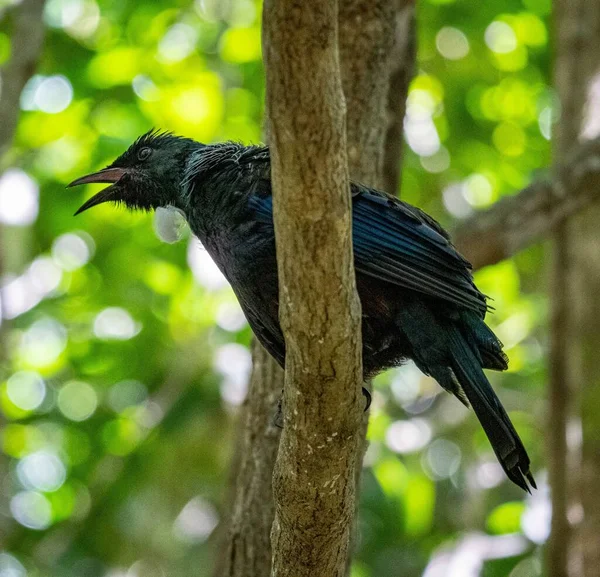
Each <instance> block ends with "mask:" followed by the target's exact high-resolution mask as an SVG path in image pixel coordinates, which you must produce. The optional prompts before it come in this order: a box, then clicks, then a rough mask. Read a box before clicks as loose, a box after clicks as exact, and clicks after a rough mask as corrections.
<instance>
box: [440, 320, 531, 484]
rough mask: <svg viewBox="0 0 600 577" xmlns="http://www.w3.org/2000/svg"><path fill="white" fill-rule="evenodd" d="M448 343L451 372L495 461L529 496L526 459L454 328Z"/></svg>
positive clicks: (467, 347) (481, 371)
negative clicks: (481, 430)
mask: <svg viewBox="0 0 600 577" xmlns="http://www.w3.org/2000/svg"><path fill="white" fill-rule="evenodd" d="M448 339H449V345H450V349H451V350H450V353H451V357H452V372H453V373H454V376H455V377H456V380H457V381H458V384H459V385H460V388H461V389H462V391H463V392H464V394H465V396H466V397H467V399H468V401H469V403H470V404H471V406H472V407H473V410H474V411H475V414H476V415H477V418H478V419H479V422H480V423H481V426H482V427H483V430H484V431H485V434H486V435H487V437H488V439H489V440H490V443H491V445H492V448H493V449H494V452H495V453H496V456H497V457H498V461H500V464H501V465H502V468H503V469H504V471H505V472H506V474H507V476H508V478H509V479H511V481H513V482H514V483H516V484H517V485H519V487H521V488H523V489H524V490H525V491H527V492H530V488H529V484H530V485H531V486H532V487H533V488H534V489H535V488H536V484H535V480H534V478H533V475H532V474H531V472H530V470H529V463H530V461H529V456H528V455H527V452H526V451H525V447H524V446H523V443H522V442H521V439H520V438H519V435H518V434H517V431H516V430H515V428H514V427H513V424H512V423H511V421H510V419H509V417H508V415H507V414H506V411H505V410H504V407H503V406H502V404H501V403H500V399H498V397H497V396H496V393H495V392H494V390H493V389H492V386H491V385H490V382H489V381H488V380H487V377H486V376H485V374H484V372H483V369H482V368H481V364H480V362H479V360H478V358H477V356H476V354H475V353H474V352H473V350H472V349H471V346H470V345H469V344H468V343H467V341H466V340H465V338H464V337H463V335H462V333H461V331H460V330H459V329H458V327H456V326H453V327H451V328H450V330H449V334H448ZM528 482H529V484H528Z"/></svg>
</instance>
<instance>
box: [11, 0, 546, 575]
mask: <svg viewBox="0 0 600 577" xmlns="http://www.w3.org/2000/svg"><path fill="white" fill-rule="evenodd" d="M260 11H261V8H260V5H259V4H258V3H257V2H255V1H254V0H196V2H191V1H190V0H170V1H168V2H167V1H166V0H157V1H154V2H147V3H140V2H135V1H133V0H100V1H98V2H96V1H95V0H49V1H48V4H47V8H46V13H45V22H46V25H47V38H46V44H45V49H44V52H43V57H42V60H41V62H40V65H39V68H38V71H37V76H36V77H35V78H34V79H32V81H30V83H29V84H28V85H27V87H26V89H25V91H24V93H23V97H22V108H23V109H24V110H23V112H22V115H21V118H20V122H19V125H18V130H17V134H16V138H15V142H14V146H13V147H12V149H11V151H10V152H9V154H8V158H7V159H5V165H4V168H5V169H6V168H9V171H8V172H6V173H5V175H4V177H3V180H2V181H0V222H2V221H4V224H3V225H2V246H1V251H2V260H3V262H4V269H5V270H4V271H3V272H4V280H3V285H4V288H3V290H2V297H3V299H4V304H5V308H6V307H8V306H9V305H10V307H9V308H10V310H12V311H13V313H12V314H10V315H9V316H11V317H14V318H8V319H5V320H4V323H3V325H2V327H1V328H0V330H1V331H2V333H1V335H2V342H3V348H2V353H0V355H1V357H0V363H1V364H0V447H1V450H2V457H1V458H0V549H2V551H3V552H2V553H0V577H24V576H25V575H30V576H40V577H41V576H44V577H47V576H48V577H49V576H53V577H54V576H56V577H70V576H74V577H75V576H77V577H79V576H84V575H85V576H86V577H95V576H98V577H100V576H106V577H109V576H110V577H142V576H143V577H154V576H162V575H167V576H177V577H185V576H188V575H189V576H192V575H194V576H195V577H198V576H202V575H210V574H211V562H212V559H213V556H214V554H215V551H214V542H215V537H214V531H213V528H214V525H215V523H216V521H217V520H218V518H219V513H220V511H221V509H222V503H223V501H224V498H225V493H226V487H227V467H228V462H229V459H230V456H231V445H232V437H233V432H234V427H235V416H236V413H237V405H238V404H239V402H240V400H241V397H242V395H243V384H244V382H245V376H246V374H247V372H248V358H249V353H248V352H247V347H248V345H249V342H250V338H251V334H250V330H249V328H248V327H247V325H245V324H244V323H243V322H241V319H240V312H239V310H238V308H237V305H236V302H235V299H234V297H233V295H232V293H231V292H230V290H229V289H228V288H227V287H222V285H221V284H220V282H219V279H218V277H216V276H215V275H214V273H213V274H212V275H210V274H209V273H210V267H209V264H208V263H207V262H206V258H205V256H202V253H201V252H197V250H198V249H197V241H195V240H194V239H191V238H185V239H184V240H183V241H182V242H180V243H178V244H174V245H168V244H165V243H163V242H161V241H160V240H159V239H158V238H157V236H156V234H155V232H154V228H153V223H152V217H151V216H149V215H141V214H130V213H127V212H125V211H124V210H123V209H115V208H113V207H109V206H106V205H104V206H102V207H99V208H97V209H94V210H93V211H90V212H89V213H85V214H84V215H83V216H81V217H78V218H73V216H72V214H73V212H74V211H75V210H76V209H77V207H78V206H79V205H80V204H81V203H82V201H83V200H84V197H85V198H87V197H89V195H90V194H91V193H92V187H88V188H87V189H86V190H83V191H81V190H65V185H66V184H67V183H68V182H69V181H71V180H72V179H74V178H76V177H77V176H80V175H82V174H85V173H87V172H90V171H92V170H95V169H98V168H101V167H103V166H105V165H106V164H108V163H109V162H110V161H111V160H112V159H113V158H114V157H115V156H117V155H118V154H120V153H121V152H122V151H123V150H124V149H125V148H126V147H127V146H128V145H129V144H130V143H131V141H132V140H133V139H135V138H136V137H137V136H138V135H140V134H141V133H143V132H145V131H146V130H148V129H149V128H150V127H153V126H154V127H160V128H163V129H168V130H172V131H174V132H176V133H179V134H183V135H186V136H190V137H193V138H196V139H198V140H201V141H205V142H211V141H219V140H224V139H234V140H240V141H243V142H245V143H256V142H260V140H261V124H262V113H263V100H264V74H263V69H262V63H261V48H260ZM549 12H550V0H496V1H495V2H479V1H477V0H423V1H421V2H419V3H418V14H417V17H418V67H417V74H416V77H415V79H414V81H413V83H412V87H411V93H410V96H409V105H408V118H407V139H408V142H409V144H410V146H407V147H406V150H407V152H406V155H405V162H404V169H403V186H402V194H403V198H405V199H406V200H408V201H409V202H412V203H414V204H417V205H418V206H420V207H422V208H424V209H425V210H427V211H428V212H430V213H431V214H432V215H434V216H435V217H436V218H438V219H439V220H440V221H441V222H442V223H443V224H444V225H447V226H448V227H452V226H453V224H454V223H455V221H456V220H457V219H458V218H461V217H465V216H466V215H468V214H470V213H472V212H473V211H474V210H477V209H480V208H483V207H485V206H488V205H490V204H491V203H493V202H494V201H496V200H497V199H499V198H501V197H502V196H505V195H509V194H513V193H514V192H515V191H516V190H518V189H519V188H521V187H523V186H524V185H526V184H527V183H528V182H529V181H530V180H531V179H532V178H533V177H534V176H535V175H536V172H539V171H542V170H544V169H545V168H546V167H547V166H548V165H549V163H550V144H549V137H550V131H551V126H552V123H553V122H554V120H555V119H556V116H557V114H556V106H555V104H554V101H555V98H554V95H553V93H552V90H551V88H550V86H549V82H550V80H549V75H550V54H549V40H548V37H549V34H550V30H549ZM1 25H2V28H1V29H0V30H1V32H0V61H1V62H6V60H7V59H8V58H9V57H10V53H11V46H12V44H13V40H14V39H12V38H11V28H10V22H9V21H8V20H7V19H6V17H5V18H4V19H3V21H2V24H1ZM359 33H360V31H357V34H359ZM15 170H17V172H15ZM15 174H16V175H18V176H19V177H20V178H21V180H20V181H18V180H17V181H15V180H14V178H13V179H12V180H11V179H9V178H7V175H12V176H13V177H14V176H15ZM23 176H25V184H23V180H22V177H23ZM19 183H21V184H19ZM20 186H25V188H27V189H28V190H29V191H30V192H31V190H33V191H34V192H35V190H39V198H37V200H36V203H37V204H36V206H37V208H38V214H37V218H33V217H32V218H29V221H31V222H29V221H28V219H27V218H25V219H24V221H23V222H20V223H17V224H15V223H13V224H11V223H10V214H11V210H12V211H13V212H14V206H13V207H12V208H11V203H10V202H8V201H6V202H8V204H6V203H5V205H3V204H2V198H3V196H2V194H3V191H2V189H3V188H4V197H6V198H11V197H12V198H15V197H22V195H23V194H24V193H23V190H22V189H21V188H19V187H20ZM33 198H34V200H35V199H36V197H35V194H34V196H33ZM13 204H14V203H13ZM17 204H18V203H17ZM3 206H4V208H3ZM7 207H8V208H7ZM34 209H35V207H34ZM7 215H8V216H7ZM190 255H195V257H194V258H195V259H196V260H194V263H195V265H194V271H195V273H193V272H192V271H191V269H190V266H189V260H190V258H192V257H191V256H190ZM198 255H200V256H198ZM207 271H208V272H207ZM207 275H208V276H207ZM544 278H545V277H544V252H543V250H542V248H541V247H535V248H532V249H530V250H528V251H526V252H525V253H523V254H520V255H519V256H518V257H517V258H515V259H513V260H510V261H507V262H503V263H501V264H499V265H497V266H495V267H491V268H488V269H486V270H483V271H481V272H479V273H478V274H477V282H478V284H479V286H480V288H481V289H482V290H483V291H484V292H485V293H486V294H488V295H490V296H491V297H493V299H494V303H493V304H494V306H495V308H496V312H495V314H494V315H492V316H491V318H490V324H491V325H492V327H493V328H494V329H495V330H496V331H497V333H498V334H499V336H500V337H501V338H502V339H503V340H504V342H505V344H506V346H507V352H508V354H509V356H510V359H511V369H510V370H509V371H508V372H507V373H505V374H502V375H495V374H494V375H492V378H493V383H494V385H495V386H496V388H497V390H498V391H499V394H500V396H501V398H502V399H503V401H504V403H505V406H506V408H507V410H508V411H509V412H510V413H511V416H512V417H513V420H514V422H515V424H516V426H517V429H518V430H519V431H520V433H521V436H522V438H523V441H524V442H525V445H526V446H527V447H528V448H529V450H530V453H531V456H532V460H533V470H534V472H535V474H536V478H537V479H538V480H539V481H540V485H541V489H540V490H539V491H537V492H536V493H535V494H534V495H533V496H532V497H527V496H526V495H524V494H522V493H521V492H519V490H518V489H517V488H516V487H514V486H512V485H511V484H509V482H508V481H507V480H506V479H504V477H503V476H502V474H501V470H499V466H498V465H497V464H496V461H495V458H494V455H493V453H492V452H491V450H490V447H489V445H488V443H487V440H486V439H485V436H484V434H483V432H482V431H481V430H480V427H479V424H478V423H477V421H476V419H475V417H474V415H473V414H472V413H469V412H467V411H466V410H465V409H464V408H463V407H462V406H461V405H460V403H458V402H457V401H456V400H455V399H454V398H450V397H449V396H447V395H445V394H441V393H440V389H439V387H438V386H437V385H436V384H435V383H433V382H432V381H431V380H430V379H427V378H425V377H423V376H421V375H420V374H418V372H417V371H416V369H414V368H413V367H411V366H407V367H403V368H401V369H398V370H395V371H390V372H389V373H387V374H385V375H382V376H380V377H379V378H378V379H377V381H376V393H375V398H374V403H373V408H372V417H371V427H370V433H369V436H370V441H371V445H370V448H369V451H368V455H367V459H366V466H365V472H364V483H363V485H364V487H363V494H362V504H361V537H360V546H359V550H358V554H357V561H356V563H355V565H354V567H353V573H352V575H353V577H379V576H384V575H385V576H396V575H403V576H411V575H415V576H417V575H424V576H425V577H441V576H448V577H455V576H456V577H470V576H476V575H484V576H486V577H501V576H502V577H504V576H506V575H510V576H511V577H525V576H526V577H535V576H537V575H541V574H542V568H541V561H540V559H541V554H540V547H541V546H542V544H543V542H544V540H545V538H546V536H547V531H548V528H549V503H548V494H547V487H546V483H545V477H546V474H545V467H546V464H545V463H546V460H545V457H544V442H543V417H544V413H545V411H544V409H545V404H544V403H545V401H544V391H545V389H544V384H545V380H546V374H545V368H544V352H545V346H546V343H545V337H544V335H545V333H546V331H545V326H546V320H547V319H546V317H547V311H546V308H547V303H546V298H545V296H544V286H543V285H544Z"/></svg>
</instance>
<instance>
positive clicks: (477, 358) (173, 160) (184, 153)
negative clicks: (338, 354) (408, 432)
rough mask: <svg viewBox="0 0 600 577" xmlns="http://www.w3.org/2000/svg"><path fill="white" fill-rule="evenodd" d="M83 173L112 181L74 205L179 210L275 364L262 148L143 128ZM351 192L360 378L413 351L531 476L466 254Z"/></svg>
mask: <svg viewBox="0 0 600 577" xmlns="http://www.w3.org/2000/svg"><path fill="white" fill-rule="evenodd" d="M89 183H109V184H110V185H111V186H109V187H108V188H105V189H104V190H102V191H101V192H99V193H98V194H96V195H95V196H93V197H92V198H90V199H89V200H88V201H87V202H86V203H85V204H84V205H83V206H82V207H81V208H80V209H79V210H78V211H77V212H76V214H79V213H81V212H83V211H84V210H87V209H89V208H91V207H93V206H96V205H98V204H101V203H104V202H114V203H124V204H125V205H126V206H127V207H128V208H130V209H141V210H147V211H149V210H153V209H156V208H158V207H167V206H172V207H175V208H176V209H179V210H180V211H182V213H183V214H184V215H185V218H186V219H187V222H188V224H189V225H190V228H191V229H192V231H193V233H194V234H195V235H196V236H197V237H198V238H199V239H200V240H201V242H202V244H203V245H204V246H205V248H206V250H207V251H208V252H209V254H210V255H211V257H212V258H213V259H214V261H215V262H216V263H217V265H218V267H219V268H220V269H221V271H222V272H223V274H224V275H225V277H226V278H227V280H228V281H229V282H230V284H231V286H232V288H233V290H234V292H235V294H236V296H237V298H238V300H239V302H240V305H241V307H242V309H243V311H244V314H245V315H246V318H247V319H248V322H249V323H250V326H251V327H252V330H253V331H254V333H255V334H256V336H257V337H258V339H259V341H260V342H261V343H262V344H263V346H264V347H265V348H266V349H267V351H268V352H269V353H270V354H271V355H272V356H273V357H274V358H275V359H276V360H277V362H278V363H279V364H280V365H281V366H283V365H284V361H285V342H284V338H283V334H282V332H281V328H280V326H279V317H278V308H279V296H278V291H279V289H278V280H277V261H276V255H275V235H274V230H273V204H272V196H271V176H270V156H269V149H268V148H266V147H262V146H243V145H241V144H238V143H233V142H227V143H220V144H214V145H205V144H201V143H199V142H195V141H194V140H191V139H188V138H182V137H178V136H175V135H173V134H172V133H168V132H158V131H150V132H148V133H146V134H144V135H143V136H141V137H140V138H138V140H136V141H135V142H134V143H133V144H132V145H131V146H130V147H129V149H128V150H127V151H126V152H125V153H123V154H122V155H121V156H120V157H119V158H117V159H116V160H115V161H114V162H113V163H112V164H111V165H110V166H108V167H107V168H105V169H103V170H100V171H99V172H96V173H94V174H89V175H87V176H84V177H82V178H79V179H77V180H75V181H74V182H72V183H71V184H70V185H69V186H77V185H81V184H89ZM351 193H352V226H353V233H352V234H353V246H354V264H355V269H356V282H357V289H358V294H359V297H360V300H361V303H362V315H363V318H362V331H363V365H364V375H365V378H368V377H371V376H373V375H375V374H376V373H378V372H380V371H383V370H384V369H387V368H390V367H393V366H397V365H399V364H401V363H402V362H403V361H406V360H407V359H412V360H413V361H414V362H415V364H416V365H417V367H419V369H420V370H421V371H422V372H423V373H425V374H427V375H431V376H432V377H433V378H434V379H435V380H437V382H438V383H439V384H440V385H441V386H442V387H443V388H444V389H446V390H447V391H449V392H451V393H453V394H454V395H455V396H456V397H458V399H459V400H460V401H461V402H462V403H464V404H465V405H467V406H469V405H471V406H472V407H473V409H474V410H475V414H476V415H477V417H478V419H479V421H480V423H481V425H482V427H483V429H484V431H485V433H486V435H487V437H488V439H489V440H490V443H491V445H492V448H493V449H494V452H495V453H496V456H497V458H498V460H499V462H500V464H501V465H502V468H503V469H504V471H505V472H506V475H507V476H508V477H509V478H510V479H511V480H512V481H513V482H514V483H516V484H517V485H518V486H519V487H522V488H523V489H524V490H526V491H529V490H530V488H529V484H531V486H532V487H534V488H535V481H534V479H533V476H532V475H531V472H530V470H529V463H530V461H529V457H528V455H527V452H526V451H525V448H524V447H523V444H522V442H521V440H520V438H519V435H518V434H517V432H516V431H515V429H514V427H513V425H512V423H511V421H510V419H509V417H508V415H507V414H506V411H505V410H504V408H503V406H502V404H501V403H500V400H499V399H498V397H497V396H496V394H495V393H494V391H493V389H492V387H491V385H490V383H489V381H488V380H487V378H486V376H485V374H484V372H483V369H484V368H486V369H495V370H500V371H502V370H505V369H506V368H507V357H506V355H505V353H504V352H503V351H502V343H501V342H500V341H499V340H498V338H497V337H496V336H495V335H494V333H493V332H492V331H491V329H489V328H488V327H487V326H486V324H485V323H484V318H485V315H486V312H487V311H488V308H489V307H488V305H487V304H486V297H485V296H484V295H483V294H482V293H481V292H480V291H479V290H478V289H477V287H476V286H475V284H474V283H473V277H472V274H471V265H470V263H469V262H468V261H467V260H465V259H464V258H463V257H462V256H461V255H460V254H459V253H458V252H457V250H456V249H455V248H454V246H453V245H452V243H451V242H450V239H449V237H448V234H447V233H446V232H445V231H444V229H443V228H442V227H441V226H440V225H439V224H438V223H437V222H436V221H435V220H434V219H433V218H431V217H430V216H428V215H427V214H425V213H424V212H423V211H421V210H419V209H418V208H416V207H414V206H411V205H409V204H407V203H405V202H402V201H401V200H399V199H397V198H395V197H393V196H390V195H388V194H386V193H384V192H381V191H379V190H374V189H372V188H368V187H366V186H363V185H361V184H358V183H355V182H352V183H351ZM528 482H529V484H528Z"/></svg>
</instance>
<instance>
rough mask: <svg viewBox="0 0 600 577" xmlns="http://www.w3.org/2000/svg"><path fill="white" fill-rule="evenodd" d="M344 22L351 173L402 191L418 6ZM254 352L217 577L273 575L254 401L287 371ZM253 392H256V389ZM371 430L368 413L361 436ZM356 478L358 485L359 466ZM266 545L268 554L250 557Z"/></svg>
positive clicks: (367, 1)
mask: <svg viewBox="0 0 600 577" xmlns="http://www.w3.org/2000/svg"><path fill="white" fill-rule="evenodd" d="M388 4H389V6H388ZM394 10H395V13H394ZM339 22H340V30H339V37H340V38H339V43H340V47H339V48H340V66H341V71H342V82H343V87H344V91H345V95H346V108H347V142H348V151H349V153H348V156H349V158H348V166H349V171H350V175H351V177H352V178H353V179H355V180H359V181H361V182H364V183H366V184H370V185H373V186H383V187H384V189H386V190H389V191H390V192H395V191H398V189H399V184H398V181H399V168H400V150H401V142H402V122H403V118H404V104H405V101H406V93H407V91H408V83H409V80H410V76H411V74H412V68H413V62H414V47H415V30H414V5H413V1H412V0H396V5H395V8H394V3H388V2H384V1H382V0H352V1H350V2H344V3H343V4H342V5H341V6H340V13H339ZM390 35H391V37H390ZM359 79H360V81H359ZM365 86H368V87H369V89H365V88H364V87H365ZM386 103H387V109H386ZM382 167H384V168H383V170H385V178H384V177H383V176H382ZM253 352H254V367H255V368H254V373H253V376H252V377H251V382H250V390H249V399H248V402H247V403H246V404H245V405H244V407H243V412H242V415H240V420H239V423H240V425H239V426H240V428H241V431H240V434H239V436H238V441H237V449H236V455H237V457H236V461H235V463H234V467H233V471H232V489H231V503H232V504H231V506H230V515H231V516H232V519H231V522H230V523H229V525H228V527H227V528H226V529H225V532H224V540H223V542H222V544H221V550H220V552H219V556H218V557H219V561H218V563H217V566H216V569H215V573H214V575H215V577H266V576H268V575H270V572H271V559H270V552H271V549H270V541H269V540H268V535H269V532H270V529H271V525H272V518H271V519H270V518H269V516H268V515H263V514H262V513H261V512H259V511H258V510H257V509H256V508H255V507H254V506H253V503H255V499H256V498H259V499H260V503H261V504H262V506H263V507H264V509H265V511H268V512H269V514H272V512H273V510H274V509H273V503H272V495H271V481H270V476H269V479H265V478H264V477H263V475H262V473H263V472H264V473H265V474H266V472H267V471H271V470H272V469H273V464H274V461H275V456H276V453H277V445H278V440H279V438H278V436H276V435H271V434H270V430H271V429H270V428H269V424H270V422H271V419H272V415H273V407H274V405H273V406H270V405H269V403H270V401H269V402H266V403H257V401H258V400H259V399H260V398H265V396H269V397H270V398H271V399H273V398H274V397H278V396H279V395H280V394H281V390H282V388H283V373H282V371H281V370H280V369H279V368H278V367H277V365H276V364H275V363H274V362H273V361H272V360H271V359H270V357H268V355H267V353H266V352H265V351H264V349H262V347H258V346H257V347H255V348H254V351H253ZM255 387H259V390H258V391H255V392H253V391H254V389H255ZM252 398H254V399H255V400H254V401H253V400H252ZM366 425H367V415H366V414H365V415H364V419H363V431H362V436H363V438H364V436H365V434H366ZM249 442H251V443H257V444H258V447H257V449H256V450H255V451H249V446H250V445H249ZM365 446H366V445H365ZM259 455H260V459H261V461H262V463H261V465H260V468H257V465H256V463H255V459H256V458H258V456H259ZM240 471H245V473H244V474H240ZM357 473H358V475H357V482H358V479H359V473H360V468H357ZM248 487H251V489H248ZM261 547H264V551H265V554H264V555H262V554H258V553H256V554H251V553H250V552H252V551H254V552H256V551H258V550H259V549H260V548H261ZM247 558H248V561H247V562H246V559H247Z"/></svg>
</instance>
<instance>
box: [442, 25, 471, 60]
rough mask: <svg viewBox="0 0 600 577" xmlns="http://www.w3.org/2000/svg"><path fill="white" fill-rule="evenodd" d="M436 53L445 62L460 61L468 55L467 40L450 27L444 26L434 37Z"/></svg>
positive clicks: (462, 34) (462, 33) (459, 31)
mask: <svg viewBox="0 0 600 577" xmlns="http://www.w3.org/2000/svg"><path fill="white" fill-rule="evenodd" d="M435 45H436V48H437V49H438V52H439V53H440V54H441V55H442V56H443V57H444V58H446V59H447V60H460V59H461V58H464V57H465V56H466V55H467V54H468V53H469V39H468V38H467V37H466V35H465V33H464V32H462V31H461V30H459V29H458V28H453V27H452V26H444V27H443V28H441V29H440V31H439V32H438V33H437V35H436V37H435Z"/></svg>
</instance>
